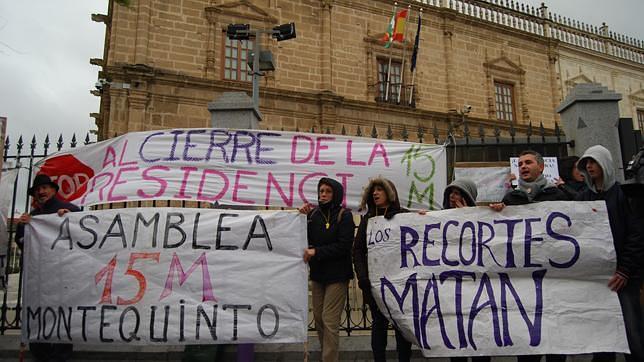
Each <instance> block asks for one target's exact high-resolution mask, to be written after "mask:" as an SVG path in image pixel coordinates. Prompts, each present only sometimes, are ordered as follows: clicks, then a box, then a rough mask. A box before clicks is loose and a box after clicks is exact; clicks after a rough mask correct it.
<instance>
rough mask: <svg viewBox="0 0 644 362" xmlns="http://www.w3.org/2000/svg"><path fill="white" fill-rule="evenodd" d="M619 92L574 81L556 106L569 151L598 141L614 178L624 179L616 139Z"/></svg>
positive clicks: (578, 150) (578, 149)
mask: <svg viewBox="0 0 644 362" xmlns="http://www.w3.org/2000/svg"><path fill="white" fill-rule="evenodd" d="M621 99H622V95H621V94H618V93H615V92H614V91H610V90H608V88H607V87H603V86H602V85H601V84H597V83H583V84H577V85H576V86H575V88H573V89H572V90H571V92H570V94H569V95H568V96H567V97H566V99H565V100H564V101H563V102H562V103H561V104H560V105H559V107H557V109H556V111H557V112H558V113H559V114H560V115H561V124H562V127H563V129H564V132H565V133H566V137H567V138H568V140H569V141H571V140H572V141H574V142H575V143H574V148H569V152H570V153H571V154H574V155H577V156H581V155H582V154H583V152H584V151H585V150H586V149H588V147H590V146H594V145H602V146H604V147H606V148H607V149H608V150H609V151H610V153H611V155H612V156H613V164H614V166H615V170H616V176H617V180H618V181H620V182H623V181H624V172H623V166H622V165H623V163H622V153H621V148H620V142H619V131H618V128H617V127H618V123H619V106H618V102H619V101H620V100H621Z"/></svg>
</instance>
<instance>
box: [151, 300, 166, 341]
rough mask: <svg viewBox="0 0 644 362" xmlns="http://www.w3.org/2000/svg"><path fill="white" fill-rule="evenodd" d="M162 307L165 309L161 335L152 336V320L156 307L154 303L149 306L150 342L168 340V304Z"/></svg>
mask: <svg viewBox="0 0 644 362" xmlns="http://www.w3.org/2000/svg"><path fill="white" fill-rule="evenodd" d="M163 309H164V311H165V317H164V319H163V337H161V338H158V337H155V336H154V325H155V323H154V321H155V314H156V310H157V307H156V306H154V305H153V306H151V307H150V341H152V342H167V341H168V318H169V316H170V306H169V305H166V306H165V307H163Z"/></svg>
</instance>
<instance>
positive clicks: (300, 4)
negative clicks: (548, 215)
mask: <svg viewBox="0 0 644 362" xmlns="http://www.w3.org/2000/svg"><path fill="white" fill-rule="evenodd" d="M404 8H410V9H411V11H410V17H409V19H408V26H407V31H406V40H405V42H404V43H402V44H400V43H394V45H393V46H392V47H391V48H389V49H386V48H385V47H384V46H383V43H382V41H381V40H380V39H381V37H382V35H383V32H384V30H385V29H386V27H387V24H388V22H389V19H390V18H391V16H392V14H393V12H394V5H393V3H392V2H391V1H380V0H370V1H352V0H167V1H159V0H133V1H131V5H130V6H129V7H124V6H121V5H116V4H114V3H113V1H111V4H110V6H109V12H108V14H107V15H94V16H93V18H94V20H96V21H103V22H105V23H106V26H107V31H106V37H105V52H104V56H103V58H102V59H93V60H92V62H93V63H94V64H96V65H99V66H100V67H101V70H100V71H99V78H100V79H105V80H106V81H105V84H104V86H103V87H102V88H101V89H100V90H97V91H94V94H96V95H97V96H100V97H101V105H100V111H99V112H98V113H94V114H92V116H94V117H95V118H96V123H97V125H98V132H99V139H105V138H109V137H112V136H114V135H118V134H122V133H125V132H132V131H142V130H148V129H158V128H173V127H208V126H210V116H209V113H208V110H207V103H208V102H210V101H212V100H213V99H216V98H218V97H219V96H220V95H221V94H222V93H223V92H227V91H246V92H248V93H249V94H250V91H251V83H250V77H249V76H248V74H247V68H246V66H245V64H246V60H247V56H248V54H249V53H250V52H251V49H252V47H253V44H254V43H255V42H261V45H262V48H263V49H267V50H270V51H271V52H272V54H273V58H274V61H275V63H276V70H275V71H273V72H268V73H267V74H266V75H265V76H264V77H262V78H261V83H260V109H261V112H262V114H263V116H264V119H263V122H262V124H261V127H262V128H266V129H284V130H295V129H302V130H304V129H312V128H315V129H316V130H318V131H329V132H332V133H339V132H340V131H341V129H342V128H344V129H345V130H346V131H347V132H349V133H355V131H356V130H357V128H358V127H361V128H362V129H364V130H370V129H372V127H374V126H375V127H376V130H377V131H378V133H379V134H381V135H382V134H385V133H386V132H388V130H389V129H388V128H391V130H392V131H393V133H394V134H395V135H396V137H398V136H397V135H399V134H400V133H401V131H402V130H403V129H405V130H408V131H409V139H410V140H416V136H415V130H416V129H417V127H423V128H425V129H430V128H436V129H438V130H439V132H440V133H441V134H445V133H446V132H447V130H448V128H449V127H450V126H451V127H454V129H455V131H456V132H462V130H460V129H459V124H460V123H461V122H462V120H463V117H467V118H468V124H470V125H474V127H476V128H484V129H486V130H488V131H490V132H491V130H492V128H493V127H495V126H496V127H498V128H499V129H500V130H501V131H502V132H507V130H508V129H509V128H510V126H511V125H512V126H513V127H514V128H515V129H517V130H519V131H520V130H522V129H526V128H527V127H528V125H529V124H530V123H532V124H533V125H535V126H536V125H539V124H543V126H544V127H545V128H546V132H547V133H552V132H553V129H554V128H555V124H556V122H558V115H557V114H556V112H555V110H554V109H555V108H556V106H557V105H559V103H560V102H561V101H562V100H563V98H564V97H565V95H566V94H567V91H568V90H569V89H570V88H571V87H572V86H574V84H577V83H581V82H599V83H602V84H603V85H604V86H608V87H609V88H610V89H613V90H615V91H617V92H619V93H621V94H622V95H623V96H624V100H623V101H622V103H621V113H622V115H623V116H624V117H632V118H633V119H634V121H635V124H636V127H637V124H638V123H637V115H638V112H642V117H644V90H643V83H644V47H643V43H642V42H641V41H639V40H635V39H630V38H626V37H623V36H620V35H618V34H613V33H611V32H609V31H608V29H607V27H605V26H604V27H601V28H600V27H595V26H590V25H586V24H582V23H579V22H577V21H574V20H570V19H562V18H561V17H558V16H557V15H555V14H550V13H549V11H548V9H547V7H545V6H542V7H541V8H540V9H535V8H530V7H527V6H524V5H522V4H519V3H515V2H514V1H513V2H511V3H510V2H508V1H505V0H504V1H502V0H486V1H482V0H412V1H406V2H399V3H398V8H397V10H400V9H404ZM421 8H422V20H421V24H422V27H421V33H420V48H419V55H418V61H417V69H416V72H415V74H411V72H410V69H409V64H410V61H411V54H412V51H413V45H414V36H415V33H416V29H417V23H418V20H417V19H418V14H419V9H421ZM289 22H294V23H295V24H296V28H297V38H296V39H292V40H288V41H282V42H277V41H276V40H274V39H271V38H270V37H268V36H266V37H262V38H261V39H251V40H250V41H237V40H233V41H231V40H228V38H227V37H226V33H225V30H226V27H227V25H228V24H231V23H245V24H250V26H251V28H253V29H271V28H273V27H275V26H277V25H279V24H284V23H289ZM390 60H391V61H390ZM388 69H390V70H391V71H390V72H388V71H387V70H388ZM387 85H389V89H387V88H388V87H387ZM399 95H400V97H399ZM466 106H470V108H471V111H470V110H469V109H468V107H466ZM468 111H469V112H468Z"/></svg>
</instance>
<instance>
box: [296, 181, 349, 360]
mask: <svg viewBox="0 0 644 362" xmlns="http://www.w3.org/2000/svg"><path fill="white" fill-rule="evenodd" d="M343 197H344V190H343V188H342V185H341V184H340V183H339V182H337V181H336V180H333V179H330V178H327V177H323V178H322V179H320V181H319V182H318V206H317V207H314V206H313V205H310V204H305V205H304V206H302V207H301V208H300V212H302V213H305V214H307V235H308V243H309V245H308V247H307V248H306V250H304V261H305V262H307V263H309V267H310V276H311V286H312V301H313V316H314V319H315V329H316V330H317V333H318V338H319V339H320V346H321V349H322V360H323V361H325V362H326V361H338V359H339V354H338V344H339V341H340V338H339V336H338V329H339V327H340V317H341V314H342V310H343V308H344V305H345V302H346V300H347V290H348V286H349V280H351V279H352V278H353V269H352V268H351V245H352V244H353V233H354V229H355V224H354V223H353V215H352V214H351V211H349V210H347V209H345V208H343V207H342V200H343Z"/></svg>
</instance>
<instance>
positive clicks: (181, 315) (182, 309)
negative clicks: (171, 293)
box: [179, 299, 186, 342]
mask: <svg viewBox="0 0 644 362" xmlns="http://www.w3.org/2000/svg"><path fill="white" fill-rule="evenodd" d="M185 302H186V301H185V300H183V299H181V300H180V301H179V304H180V305H179V342H183V341H185V340H186V339H185V337H184V335H183V327H184V324H185V323H184V319H185V317H184V316H185V311H186V306H185V305H184V303H185Z"/></svg>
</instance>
